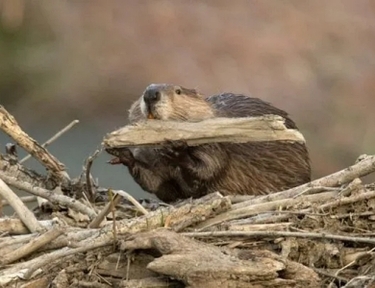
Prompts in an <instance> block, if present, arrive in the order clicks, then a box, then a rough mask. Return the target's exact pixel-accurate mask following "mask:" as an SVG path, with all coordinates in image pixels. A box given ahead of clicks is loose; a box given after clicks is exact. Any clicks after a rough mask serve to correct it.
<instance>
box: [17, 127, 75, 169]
mask: <svg viewBox="0 0 375 288" xmlns="http://www.w3.org/2000/svg"><path fill="white" fill-rule="evenodd" d="M78 123H79V120H73V121H72V122H71V123H70V124H69V125H67V126H66V127H65V128H63V129H61V130H60V131H59V132H57V133H56V134H55V135H54V136H52V137H51V138H50V139H48V140H47V141H46V142H45V143H43V144H42V147H43V148H45V147H47V146H48V145H50V144H51V143H52V142H54V141H55V140H56V139H58V138H59V137H60V136H62V135H63V134H64V133H66V132H68V131H69V130H70V129H71V128H72V127H73V126H74V125H76V124H78ZM30 157H31V155H30V154H29V155H27V156H25V157H24V158H23V159H21V160H20V164H22V163H23V162H25V161H27V160H28V159H29V158H30Z"/></svg>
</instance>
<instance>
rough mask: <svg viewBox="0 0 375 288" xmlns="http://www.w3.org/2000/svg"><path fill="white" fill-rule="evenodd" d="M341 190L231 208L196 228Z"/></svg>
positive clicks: (306, 200) (315, 200) (316, 199)
mask: <svg viewBox="0 0 375 288" xmlns="http://www.w3.org/2000/svg"><path fill="white" fill-rule="evenodd" d="M338 193H339V192H338V191H331V192H325V193H321V194H315V195H306V196H300V197H299V198H297V199H282V200H276V201H272V202H267V203H260V204H255V205H250V206H247V207H244V208H239V209H235V210H233V209H232V210H229V211H227V212H225V213H222V214H220V215H217V216H216V217H214V218H211V219H208V220H206V221H204V222H201V223H199V224H198V225H197V226H196V227H195V228H196V229H205V228H208V227H210V226H212V225H215V224H219V223H221V222H225V221H229V220H233V219H238V218H243V217H249V216H252V215H256V214H260V213H264V212H268V211H271V210H276V209H279V208H283V207H287V206H292V205H299V204H303V205H305V206H306V205H308V204H310V203H311V202H319V201H322V200H328V199H330V198H333V197H335V196H336V195H337V194H338Z"/></svg>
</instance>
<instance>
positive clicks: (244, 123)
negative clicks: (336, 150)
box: [103, 115, 305, 148]
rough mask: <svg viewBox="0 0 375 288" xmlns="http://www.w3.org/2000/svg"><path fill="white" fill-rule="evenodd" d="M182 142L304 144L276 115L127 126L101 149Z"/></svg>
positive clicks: (110, 137)
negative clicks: (294, 142)
mask: <svg viewBox="0 0 375 288" xmlns="http://www.w3.org/2000/svg"><path fill="white" fill-rule="evenodd" d="M166 139H168V140H169V141H175V140H181V139H184V140H185V141H186V142H187V144H188V145H191V146H194V145H199V144H204V143H212V142H235V143H244V142H249V141H280V140H284V141H298V142H305V139H304V137H303V135H302V134H301V133H300V132H299V131H298V130H293V129H287V128H286V127H285V125H284V119H283V118H282V117H280V116H275V115H267V116H262V117H245V118H213V119H207V120H203V121H200V122H178V121H162V120H148V121H144V122H139V123H136V124H133V125H127V126H125V127H123V128H121V129H119V130H116V131H113V132H112V133H110V134H108V135H107V136H106V137H105V138H104V140H103V145H104V147H105V148H119V147H124V146H127V147H130V146H142V145H153V146H154V145H160V144H162V143H163V142H164V141H165V140H166Z"/></svg>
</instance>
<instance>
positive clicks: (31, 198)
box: [0, 196, 36, 207]
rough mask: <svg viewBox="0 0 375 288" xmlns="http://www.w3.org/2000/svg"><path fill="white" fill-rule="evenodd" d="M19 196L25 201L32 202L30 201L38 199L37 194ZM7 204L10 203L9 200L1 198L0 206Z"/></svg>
mask: <svg viewBox="0 0 375 288" xmlns="http://www.w3.org/2000/svg"><path fill="white" fill-rule="evenodd" d="M18 198H20V200H21V201H22V202H23V203H30V202H35V201H36V197H35V196H23V197H18ZM7 205H10V204H9V202H8V201H7V200H1V204H0V207H1V206H3V207H4V206H7Z"/></svg>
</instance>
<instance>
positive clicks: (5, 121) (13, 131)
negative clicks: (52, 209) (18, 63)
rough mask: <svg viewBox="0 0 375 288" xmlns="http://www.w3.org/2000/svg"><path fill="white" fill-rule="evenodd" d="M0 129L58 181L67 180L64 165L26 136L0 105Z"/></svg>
mask: <svg viewBox="0 0 375 288" xmlns="http://www.w3.org/2000/svg"><path fill="white" fill-rule="evenodd" d="M0 129H1V130H3V131H4V132H5V133H6V134H7V135H9V136H10V137H11V138H13V139H14V140H15V141H16V142H17V144H18V145H19V146H21V147H22V148H23V149H25V150H26V151H27V152H28V153H30V154H31V155H32V156H33V157H34V158H35V159H36V160H37V161H39V162H40V163H41V164H42V165H43V166H45V167H46V168H47V170H49V171H51V173H52V175H54V176H55V177H56V179H58V180H67V179H69V176H68V174H67V173H66V171H65V166H64V164H62V163H60V162H59V161H58V160H57V159H56V158H55V157H54V156H53V155H52V154H50V153H49V152H48V151H47V150H46V149H45V148H43V147H42V146H41V145H39V144H38V142H37V141H35V140H34V139H32V138H31V137H30V136H29V135H27V134H26V133H25V132H24V131H23V130H22V129H21V127H20V126H19V125H18V123H17V121H16V119H15V118H14V117H13V116H12V115H11V114H10V113H9V112H8V111H7V110H6V109H5V108H4V107H3V106H1V105H0Z"/></svg>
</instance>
